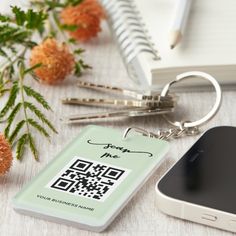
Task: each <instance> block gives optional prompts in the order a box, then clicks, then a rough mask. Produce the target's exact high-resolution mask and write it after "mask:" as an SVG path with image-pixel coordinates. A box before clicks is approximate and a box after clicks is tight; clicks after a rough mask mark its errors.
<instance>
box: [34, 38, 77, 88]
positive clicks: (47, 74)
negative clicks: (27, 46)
mask: <svg viewBox="0 0 236 236" xmlns="http://www.w3.org/2000/svg"><path fill="white" fill-rule="evenodd" d="M39 63H41V64H42V66H40V67H38V68H36V69H35V70H34V73H35V75H36V76H37V77H38V78H39V79H40V80H41V81H43V82H45V83H47V84H55V83H58V82H61V81H62V80H64V79H65V78H66V76H67V75H69V74H70V73H71V72H72V70H73V69H74V66H75V59H74V56H73V55H72V54H71V53H70V51H69V49H68V47H67V46H66V45H65V44H58V43H57V41H56V40H55V39H53V38H48V39H46V40H45V41H43V42H42V43H41V44H40V45H37V46H35V47H34V48H33V49H32V51H31V56H30V65H31V66H34V65H36V64H39Z"/></svg>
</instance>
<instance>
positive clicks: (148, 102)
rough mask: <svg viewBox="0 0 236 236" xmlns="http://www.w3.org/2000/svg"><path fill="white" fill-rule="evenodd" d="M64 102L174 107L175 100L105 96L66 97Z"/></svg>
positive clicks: (93, 104) (92, 104)
mask: <svg viewBox="0 0 236 236" xmlns="http://www.w3.org/2000/svg"><path fill="white" fill-rule="evenodd" d="M62 103H63V104H76V105H89V106H106V105H108V106H122V107H130V108H131V107H144V108H148V107H153V108H154V107H155V108H158V107H159V108H161V107H166V108H167V107H170V108H171V107H174V105H175V101H173V100H172V99H171V98H170V99H169V100H167V99H162V98H161V97H160V96H159V100H119V99H105V98H66V99H63V100H62Z"/></svg>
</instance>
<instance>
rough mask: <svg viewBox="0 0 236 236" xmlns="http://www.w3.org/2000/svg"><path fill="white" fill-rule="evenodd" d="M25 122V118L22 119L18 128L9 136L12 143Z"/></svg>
mask: <svg viewBox="0 0 236 236" xmlns="http://www.w3.org/2000/svg"><path fill="white" fill-rule="evenodd" d="M24 124H25V120H22V121H20V122H19V123H18V124H17V125H16V128H15V129H14V130H13V132H12V133H11V135H10V137H9V138H8V141H9V142H10V143H11V144H12V143H13V141H14V139H15V138H16V137H17V135H18V133H19V132H20V130H21V128H22V127H23V125H24Z"/></svg>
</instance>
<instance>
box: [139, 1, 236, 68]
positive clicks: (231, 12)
mask: <svg viewBox="0 0 236 236" xmlns="http://www.w3.org/2000/svg"><path fill="white" fill-rule="evenodd" d="M176 2H177V1H175V0H135V3H136V5H137V7H138V10H139V11H140V13H141V16H142V18H143V22H144V23H145V24H146V26H147V29H148V31H149V33H150V35H151V36H152V39H153V42H154V43H155V45H156V48H157V49H158V51H159V52H160V56H161V58H162V60H161V61H158V64H157V63H152V62H150V65H152V70H154V69H157V68H155V67H156V66H157V65H158V69H164V68H169V67H171V68H173V67H189V66H205V65H236V1H235V0H226V1H224V0H193V4H192V7H191V11H190V16H189V20H188V22H187V26H186V29H185V33H184V36H183V38H182V41H181V43H180V44H179V45H177V46H176V48H175V49H173V50H171V49H170V46H169V38H168V36H169V35H168V34H169V30H170V26H171V22H172V18H173V15H174V9H175V4H176ZM153 67H154V68H153ZM215 69H216V70H217V68H215Z"/></svg>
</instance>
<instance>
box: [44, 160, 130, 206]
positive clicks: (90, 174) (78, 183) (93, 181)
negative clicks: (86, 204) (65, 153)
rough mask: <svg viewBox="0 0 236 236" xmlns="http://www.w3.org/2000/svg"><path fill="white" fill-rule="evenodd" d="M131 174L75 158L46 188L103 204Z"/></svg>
mask: <svg viewBox="0 0 236 236" xmlns="http://www.w3.org/2000/svg"><path fill="white" fill-rule="evenodd" d="M129 172H130V170H129V169H125V168H121V167H117V166H114V165H110V164H107V163H106V164H105V163H102V162H98V161H94V160H89V159H85V158H82V157H75V158H73V159H72V160H71V161H70V162H69V163H68V165H66V166H65V167H64V168H63V169H62V170H61V171H60V172H59V173H58V174H57V175H56V176H55V177H54V178H53V179H52V180H51V181H50V182H49V183H48V184H47V185H46V187H47V188H50V189H54V190H57V191H62V192H66V193H68V194H73V195H76V196H81V197H85V198H89V199H93V200H97V201H102V202H103V201H105V199H106V198H107V197H109V195H111V193H112V192H113V191H114V190H115V189H116V188H117V187H118V186H119V184H120V183H121V182H122V181H123V180H124V179H125V178H126V177H127V175H128V174H129Z"/></svg>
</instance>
